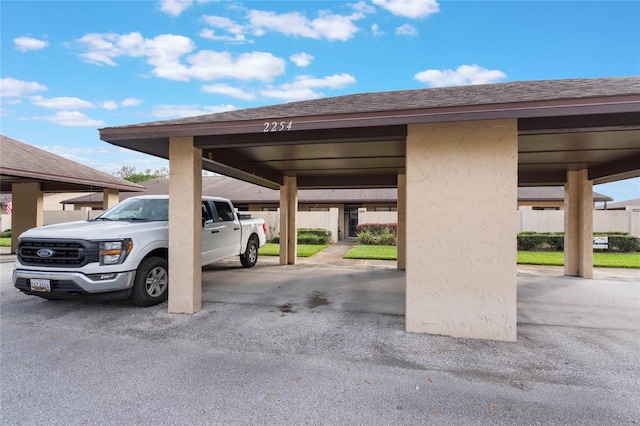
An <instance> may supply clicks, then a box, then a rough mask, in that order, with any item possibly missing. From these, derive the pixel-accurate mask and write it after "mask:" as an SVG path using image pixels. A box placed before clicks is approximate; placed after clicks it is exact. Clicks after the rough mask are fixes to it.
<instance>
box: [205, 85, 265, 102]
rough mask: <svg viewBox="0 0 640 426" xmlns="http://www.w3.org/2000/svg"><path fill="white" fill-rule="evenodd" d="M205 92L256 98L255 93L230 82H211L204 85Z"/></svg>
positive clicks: (247, 98) (241, 97)
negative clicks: (230, 84)
mask: <svg viewBox="0 0 640 426" xmlns="http://www.w3.org/2000/svg"><path fill="white" fill-rule="evenodd" d="M202 91H203V92H204V93H210V94H214V95H227V96H231V97H233V98H238V99H246V100H253V99H255V98H256V95H255V93H251V92H247V91H244V90H242V89H238V88H236V87H233V86H229V85H228V84H209V85H205V86H202Z"/></svg>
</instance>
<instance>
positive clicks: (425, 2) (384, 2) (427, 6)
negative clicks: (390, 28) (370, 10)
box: [373, 0, 440, 19]
mask: <svg viewBox="0 0 640 426" xmlns="http://www.w3.org/2000/svg"><path fill="white" fill-rule="evenodd" d="M373 4H375V5H378V6H380V7H381V8H383V9H386V10H388V11H389V12H391V13H393V14H394V15H397V16H403V17H405V18H412V19H415V18H424V17H427V16H429V15H432V14H434V13H438V12H439V11H440V5H439V4H438V2H437V1H436V0H373Z"/></svg>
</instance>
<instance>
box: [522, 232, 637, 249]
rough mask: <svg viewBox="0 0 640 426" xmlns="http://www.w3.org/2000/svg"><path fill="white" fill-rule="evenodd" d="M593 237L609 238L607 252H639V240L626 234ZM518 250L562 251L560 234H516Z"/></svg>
mask: <svg viewBox="0 0 640 426" xmlns="http://www.w3.org/2000/svg"><path fill="white" fill-rule="evenodd" d="M594 236H599V237H609V248H608V249H607V251H622V252H632V251H640V238H638V237H634V236H632V235H629V234H628V233H626V232H610V233H608V232H598V233H594ZM518 250H555V251H562V250H564V233H562V232H539V233H531V232H521V233H520V234H518Z"/></svg>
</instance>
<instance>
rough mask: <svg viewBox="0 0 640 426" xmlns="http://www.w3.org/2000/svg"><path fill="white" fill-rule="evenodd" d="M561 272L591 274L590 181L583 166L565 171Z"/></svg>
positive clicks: (591, 190) (579, 274)
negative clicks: (562, 262)
mask: <svg viewBox="0 0 640 426" xmlns="http://www.w3.org/2000/svg"><path fill="white" fill-rule="evenodd" d="M564 274H565V275H569V276H573V277H584V278H593V182H592V181H590V180H588V172H587V170H578V171H570V172H567V183H566V184H565V186H564Z"/></svg>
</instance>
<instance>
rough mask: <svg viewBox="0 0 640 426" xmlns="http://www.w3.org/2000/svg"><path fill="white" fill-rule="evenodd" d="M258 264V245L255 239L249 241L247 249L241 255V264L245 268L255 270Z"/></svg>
mask: <svg viewBox="0 0 640 426" xmlns="http://www.w3.org/2000/svg"><path fill="white" fill-rule="evenodd" d="M256 262H258V243H257V242H256V240H255V239H254V238H249V241H247V249H246V250H245V251H244V253H243V254H241V255H240V263H242V266H244V267H245V268H253V267H254V266H255V265H256Z"/></svg>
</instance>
